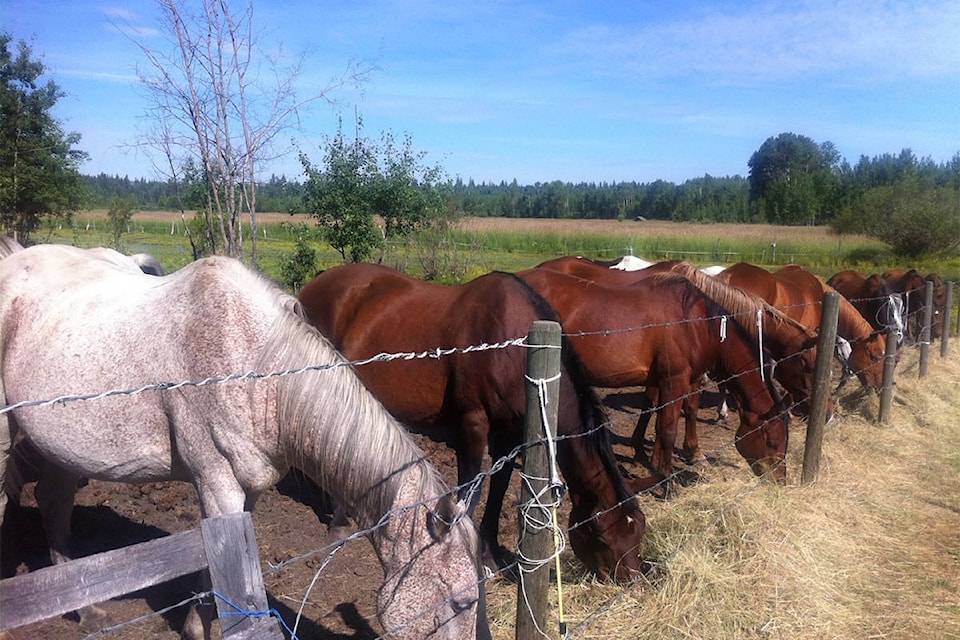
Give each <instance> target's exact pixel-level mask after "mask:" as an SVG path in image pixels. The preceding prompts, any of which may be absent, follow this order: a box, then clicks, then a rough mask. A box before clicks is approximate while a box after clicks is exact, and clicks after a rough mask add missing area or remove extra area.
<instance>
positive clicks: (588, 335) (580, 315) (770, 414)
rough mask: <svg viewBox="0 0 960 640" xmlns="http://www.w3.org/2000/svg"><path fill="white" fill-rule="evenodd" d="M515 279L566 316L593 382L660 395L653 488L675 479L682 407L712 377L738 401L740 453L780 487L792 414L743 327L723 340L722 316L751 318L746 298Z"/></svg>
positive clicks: (655, 282) (560, 278)
mask: <svg viewBox="0 0 960 640" xmlns="http://www.w3.org/2000/svg"><path fill="white" fill-rule="evenodd" d="M518 275H519V276H520V277H521V278H523V279H524V280H525V281H526V282H528V283H529V284H530V285H531V286H532V287H533V288H534V289H535V290H537V291H538V292H539V293H540V294H542V295H543V296H544V297H545V298H546V299H547V301H548V302H550V304H551V305H552V306H553V307H554V308H555V309H556V310H557V312H558V313H559V314H560V318H561V323H562V324H563V327H564V331H565V333H567V334H569V335H570V336H571V341H572V342H573V345H574V347H575V348H576V350H577V353H579V354H580V358H581V360H582V361H583V363H584V366H585V367H586V370H587V376H588V378H589V380H590V382H591V384H593V385H595V386H603V387H628V386H638V385H647V386H648V387H649V386H653V387H655V388H656V389H657V397H658V400H659V402H660V407H659V410H658V418H657V437H656V441H655V444H654V450H653V456H652V460H651V466H652V470H653V472H654V474H655V477H654V478H653V479H651V481H650V484H653V483H654V482H657V481H659V480H660V479H662V478H664V477H668V476H669V475H670V473H671V470H672V463H673V461H672V457H673V446H674V443H675V441H676V435H677V423H678V420H679V417H680V412H681V401H682V400H683V399H684V398H685V397H687V396H689V395H690V394H691V393H693V392H694V391H695V390H696V389H697V388H698V385H699V383H700V379H701V378H702V376H703V374H704V373H706V372H708V371H709V372H713V373H714V374H715V375H718V376H720V377H722V378H724V379H725V382H726V383H727V384H728V385H729V388H730V390H731V391H732V393H733V394H734V396H735V397H736V399H737V401H738V406H739V410H740V428H739V430H738V431H737V440H736V446H737V450H738V451H739V452H740V453H741V455H743V457H744V458H745V459H746V460H747V461H748V462H749V463H750V465H751V467H752V468H753V470H754V471H755V472H756V473H757V474H758V475H759V474H763V473H766V472H768V471H770V472H771V474H772V475H773V477H775V478H777V479H783V478H785V477H786V468H785V465H784V454H785V452H786V446H787V412H786V410H785V409H784V406H783V403H782V400H781V399H780V397H779V395H778V393H777V391H776V389H775V388H774V387H773V385H772V384H771V383H770V380H769V379H765V378H764V377H763V376H762V374H761V365H760V364H759V362H758V355H757V352H758V346H757V340H756V339H755V338H754V337H752V336H750V335H749V334H748V333H747V331H746V330H745V329H744V327H743V326H741V325H740V324H739V323H738V322H730V323H729V327H727V330H726V338H725V340H723V341H721V331H722V329H721V324H722V323H723V317H724V316H727V317H729V316H731V315H733V314H734V313H736V312H737V311H741V310H745V309H744V308H741V307H740V305H746V304H748V301H747V298H746V296H743V295H742V294H741V293H740V292H737V291H735V290H733V289H732V288H730V287H724V286H722V285H718V286H717V287H716V292H719V291H720V289H721V288H722V289H723V291H724V292H725V293H730V294H733V295H732V296H730V297H728V298H723V300H722V301H720V300H715V299H713V298H711V297H709V296H708V295H707V294H706V293H705V292H704V291H702V290H700V289H699V288H697V287H696V286H694V285H693V284H692V283H691V281H690V280H689V279H687V278H686V277H683V276H680V275H677V274H672V273H663V274H660V275H659V276H654V277H652V278H647V279H645V280H640V281H638V282H635V283H634V284H632V285H630V286H628V287H622V286H612V285H607V284H603V283H599V282H591V281H588V280H584V279H582V278H578V277H576V276H570V275H567V274H562V273H559V272H557V271H552V270H550V269H537V268H535V269H529V270H527V271H522V272H520V273H518ZM727 305H730V307H731V308H727ZM755 309H756V307H753V310H755ZM694 435H695V434H694ZM642 444H643V443H642V440H641V441H640V442H639V443H638V442H637V441H636V435H635V440H634V447H635V448H639V449H641V450H642Z"/></svg>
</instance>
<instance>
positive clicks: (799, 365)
mask: <svg viewBox="0 0 960 640" xmlns="http://www.w3.org/2000/svg"><path fill="white" fill-rule="evenodd" d="M606 264H607V263H605V262H601V261H597V260H591V259H589V258H580V257H572V256H564V257H560V258H554V259H552V260H547V261H546V262H543V263H541V264H540V265H538V266H537V268H538V269H550V270H553V271H559V272H561V273H566V274H569V275H574V276H577V277H579V278H583V279H585V280H591V281H594V282H602V283H605V284H611V285H620V286H629V285H631V284H633V283H635V282H638V281H640V280H645V279H647V278H650V277H652V276H654V275H656V274H658V273H665V272H673V273H678V274H681V275H683V276H684V277H687V278H688V279H690V280H691V281H692V282H693V284H694V286H697V287H698V288H700V289H706V290H711V291H716V288H717V283H718V282H719V281H717V280H715V279H713V277H712V276H708V275H707V274H705V273H704V272H703V271H702V270H699V269H695V268H694V267H693V266H692V265H691V264H690V263H689V262H686V261H685V260H664V261H662V262H657V263H654V264H653V265H651V266H649V267H647V268H644V269H639V270H636V271H622V270H618V269H613V268H610V267H608V266H605V265H606ZM714 295H729V294H717V293H714ZM748 295H749V294H748ZM740 306H741V308H747V309H748V310H749V312H750V313H748V314H746V315H744V316H737V318H736V319H737V320H738V321H740V322H741V323H747V330H748V331H750V332H754V331H755V327H756V324H755V323H754V322H753V320H754V314H753V312H755V311H756V310H757V309H760V308H763V309H764V315H765V317H766V318H767V321H766V322H763V323H762V331H763V339H764V344H765V345H766V346H767V347H768V349H769V350H770V356H771V357H772V358H773V359H774V360H777V361H784V364H783V366H781V367H777V368H776V369H775V376H776V377H777V379H778V380H779V381H780V383H781V384H782V385H783V386H784V388H786V390H787V392H788V393H789V394H790V396H791V399H792V404H793V407H792V408H793V409H794V410H795V411H796V412H797V413H798V414H799V415H801V416H806V415H807V414H808V413H809V399H810V394H811V392H812V390H813V369H814V366H815V362H816V342H817V334H816V332H815V331H812V330H810V329H808V328H807V327H804V326H803V325H801V324H799V323H798V322H796V321H794V320H793V319H792V318H790V317H789V316H786V315H784V314H782V313H780V312H779V311H778V310H776V309H774V308H772V307H770V306H769V305H767V304H766V301H764V300H763V299H761V298H755V299H753V300H751V301H748V302H747V303H746V307H743V305H742V304H741V305H740ZM747 315H749V317H747ZM647 396H648V399H649V400H650V402H651V404H652V405H653V406H656V405H657V403H658V399H657V397H656V387H648V389H647ZM698 409H699V397H698V396H697V395H693V396H690V397H689V398H688V400H687V401H686V402H685V406H684V417H685V425H686V428H685V432H684V433H685V438H684V440H685V442H684V449H685V452H686V453H687V454H688V455H689V456H690V458H691V459H692V460H699V459H702V455H701V454H700V453H699V447H698V446H697V437H696V420H697V411H698ZM827 410H828V413H829V414H831V415H832V413H833V400H832V399H830V400H829V401H828V405H827ZM724 411H725V408H724ZM650 417H651V414H650V413H649V412H645V413H643V414H642V415H641V418H640V421H639V423H638V425H637V429H638V434H637V436H636V438H635V439H636V441H637V442H639V443H642V442H643V437H644V435H643V434H644V433H645V431H646V427H647V424H646V423H647V422H648V421H649V419H650ZM638 452H639V451H638Z"/></svg>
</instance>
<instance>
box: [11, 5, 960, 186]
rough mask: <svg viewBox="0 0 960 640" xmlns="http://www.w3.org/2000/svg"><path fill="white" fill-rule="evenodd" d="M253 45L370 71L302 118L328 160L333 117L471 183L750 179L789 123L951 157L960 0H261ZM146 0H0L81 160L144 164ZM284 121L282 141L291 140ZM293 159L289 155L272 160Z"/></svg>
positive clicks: (98, 167)
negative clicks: (139, 41) (55, 97)
mask: <svg viewBox="0 0 960 640" xmlns="http://www.w3.org/2000/svg"><path fill="white" fill-rule="evenodd" d="M254 14H255V18H254V19H255V25H256V28H257V30H258V31H259V32H260V40H261V42H262V43H263V44H264V48H265V49H269V50H271V51H273V50H276V48H277V47H278V46H279V45H281V44H282V46H283V50H284V51H285V52H287V54H288V55H289V56H290V57H289V58H288V60H292V59H293V58H294V57H296V56H297V55H298V54H300V53H304V54H305V55H306V58H305V61H306V62H305V66H304V68H303V73H302V75H301V76H300V87H299V94H300V95H301V96H306V95H309V94H311V93H312V92H313V91H315V90H316V88H317V87H321V86H325V84H326V83H327V80H328V79H329V78H331V77H333V76H335V75H337V74H339V73H341V72H342V71H343V70H344V69H345V67H346V65H347V63H348V62H349V61H350V60H351V59H354V58H361V59H366V60H368V61H370V62H372V63H374V64H376V65H377V67H378V68H379V70H378V71H377V72H375V73H374V74H373V75H372V76H371V77H370V78H369V80H368V81H367V82H366V83H365V84H364V86H363V90H362V91H354V90H344V91H341V92H338V93H337V94H335V95H334V96H333V97H335V98H336V99H337V100H338V101H339V102H340V107H331V106H330V105H327V104H325V103H314V104H313V105H312V106H310V107H308V108H307V109H306V110H304V111H303V112H301V130H300V131H298V132H297V133H296V134H295V138H296V143H297V145H298V146H299V147H300V148H301V149H302V150H303V151H304V152H306V153H307V155H308V156H310V157H311V159H313V160H314V161H315V162H316V161H319V160H321V158H322V151H321V145H322V141H323V135H324V134H330V133H333V132H334V131H335V129H336V121H337V114H338V113H341V112H342V113H343V117H344V121H345V123H352V121H353V114H354V109H356V110H357V111H358V112H359V113H360V114H361V115H362V116H363V120H364V132H365V134H366V135H367V136H368V137H371V138H378V137H379V133H380V132H381V131H391V132H393V133H395V134H397V135H398V136H401V135H402V134H404V133H409V134H410V135H411V136H412V138H413V143H414V146H415V148H416V149H418V150H422V151H425V152H426V153H427V154H428V155H427V161H428V163H430V164H436V163H438V164H440V165H441V166H442V167H443V168H444V169H445V170H446V172H447V174H448V175H449V176H450V177H460V178H462V179H463V180H468V179H471V178H472V179H473V180H475V181H477V182H481V181H486V182H500V181H501V180H506V181H511V180H513V179H516V180H517V181H518V182H519V183H521V184H532V183H534V182H546V181H550V180H564V181H572V182H579V181H589V182H601V181H607V182H614V181H624V180H628V181H632V180H636V181H639V182H650V181H653V180H657V179H665V180H670V181H674V182H682V181H683V180H686V179H688V178H694V177H699V176H702V175H704V174H705V173H709V174H711V175H714V176H724V175H734V174H740V175H744V176H745V175H747V172H748V167H747V161H748V160H749V158H750V155H751V154H752V153H753V152H754V151H756V149H757V148H758V147H759V146H760V145H761V144H762V143H763V141H764V140H765V139H767V138H768V137H771V136H775V135H777V134H779V133H782V132H786V131H789V132H793V133H798V134H801V135H805V136H808V137H810V138H812V139H813V140H815V141H817V142H824V141H827V140H829V141H831V142H833V143H834V144H835V145H836V147H837V149H838V150H839V152H840V153H841V155H842V156H843V157H844V158H846V159H847V160H848V161H850V162H851V163H855V162H856V161H857V159H858V158H859V157H860V156H861V155H866V156H869V157H873V156H875V155H879V154H882V153H899V152H900V150H901V149H903V148H905V147H909V148H911V149H912V150H913V152H914V153H915V154H916V155H917V156H919V157H931V158H932V159H933V160H934V161H936V162H945V161H948V160H949V159H950V158H951V157H953V155H954V154H956V153H957V152H958V151H960V2H958V1H957V0H929V1H923V2H885V1H883V0H862V1H856V0H852V1H845V0H839V1H838V0H830V1H825V0H812V1H804V0H794V1H791V2H773V1H746V2H739V1H738V2H720V1H713V2H683V1H678V2H661V1H659V0H656V1H649V2H647V1H633V2H631V1H627V0H620V1H612V2H607V1H604V0H596V1H594V2H573V1H566V0H551V1H549V2H519V1H518V2H501V1H497V0H485V1H482V2H433V1H429V0H396V1H392V0H384V1H381V2H366V1H364V0H356V1H352V2H326V1H307V0H288V1H284V2H279V1H274V2H265V1H260V2H257V1H256V0H254ZM158 17H159V11H158V9H157V7H156V4H155V3H154V2H151V1H146V0H133V1H128V2H114V1H112V0H72V1H71V2H68V3H64V2H62V0H35V1H28V0H0V29H3V30H4V31H6V32H8V33H10V34H11V35H12V36H13V37H14V40H15V41H16V40H20V39H25V40H28V41H30V42H31V44H32V46H33V50H34V55H35V56H40V57H42V59H43V61H44V63H45V64H46V65H47V67H48V71H49V74H50V77H52V78H53V79H54V80H55V81H56V82H57V83H58V84H59V85H60V86H61V88H62V89H63V90H65V91H66V92H67V94H68V95H67V97H66V98H63V99H62V100H61V101H60V103H59V104H58V105H57V108H56V111H55V115H56V116H57V117H58V118H60V119H61V121H62V122H63V124H64V125H65V128H66V129H67V130H69V131H77V132H79V133H81V134H82V136H83V137H82V140H81V143H80V145H79V146H80V148H82V149H84V150H86V151H87V152H88V153H89V154H90V160H89V162H87V163H86V164H84V165H83V166H82V167H81V169H82V171H83V172H84V173H91V174H94V173H99V172H101V171H103V172H106V173H108V174H119V175H129V176H130V177H155V174H154V173H153V171H152V170H151V165H150V162H149V159H148V158H147V157H146V156H145V155H144V154H143V153H142V152H135V151H133V150H132V149H131V147H130V145H132V144H134V143H135V142H136V141H137V139H138V133H137V132H138V129H142V128H143V126H144V124H143V123H144V121H143V116H144V113H145V110H146V106H147V102H146V100H145V99H144V96H143V91H142V89H139V88H138V84H137V80H136V74H135V72H134V69H135V66H136V65H137V64H138V63H139V64H141V65H142V64H143V60H142V58H140V54H139V52H138V50H137V49H136V47H134V46H133V44H132V43H131V42H130V41H129V39H128V38H127V37H126V36H124V35H123V34H122V33H121V32H120V30H119V29H118V25H123V26H124V28H125V29H127V30H128V31H130V32H135V33H137V34H138V35H139V37H141V38H144V39H145V40H144V41H145V42H146V43H147V44H148V45H151V46H160V40H159V39H158V37H157V28H158V22H157V20H158ZM287 137H289V136H287ZM270 168H271V169H273V170H274V171H275V172H276V173H278V174H281V173H283V174H286V175H287V177H289V178H298V179H299V178H301V177H302V170H301V167H300V164H299V162H298V161H297V159H296V154H295V153H292V154H290V155H289V156H287V157H286V158H284V159H281V160H279V161H277V162H275V163H274V164H272V165H271V167H270Z"/></svg>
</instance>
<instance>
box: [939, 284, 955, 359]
mask: <svg viewBox="0 0 960 640" xmlns="http://www.w3.org/2000/svg"><path fill="white" fill-rule="evenodd" d="M952 310H953V281H952V280H951V281H950V282H947V297H946V300H945V301H944V305H943V311H942V313H943V318H941V320H940V321H941V322H942V323H943V326H942V327H941V332H940V357H941V358H946V357H947V353H949V351H950V313H951V311H952Z"/></svg>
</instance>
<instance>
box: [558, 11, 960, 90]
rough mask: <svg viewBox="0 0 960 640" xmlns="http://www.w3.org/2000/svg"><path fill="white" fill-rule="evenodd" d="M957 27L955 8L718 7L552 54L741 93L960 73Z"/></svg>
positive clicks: (605, 27)
mask: <svg viewBox="0 0 960 640" xmlns="http://www.w3.org/2000/svg"><path fill="white" fill-rule="evenodd" d="M958 24H960V3H957V2H955V1H954V0H947V1H946V2H930V3H922V4H914V3H897V2H857V1H852V2H839V3H836V2H826V1H823V0H810V1H807V2H798V3H780V2H777V3H762V4H753V5H734V6H732V7H729V8H727V9H724V10H721V9H720V8H719V7H716V6H715V7H711V8H707V9H704V10H702V11H701V12H700V13H699V14H698V15H695V16H692V17H687V18H683V19H678V20H672V21H665V22H660V23H655V24H643V23H634V24H594V25H589V26H586V27H583V28H580V29H576V30H574V31H572V32H571V33H570V34H569V35H568V37H567V38H566V39H565V40H564V41H563V42H562V43H558V45H557V47H556V50H557V51H567V52H571V53H573V54H574V55H575V56H576V57H577V58H579V59H580V60H581V61H582V62H581V64H585V65H590V66H591V67H592V68H593V70H594V72H597V73H607V74H616V75H619V74H626V75H639V76H641V77H648V78H673V77H685V76H702V77H705V78H708V79H712V80H713V81H714V82H716V83H719V84H734V85H742V84H757V83H771V82H772V83H776V82H782V81H787V80H795V79H797V78H798V77H799V78H817V77H821V76H824V75H833V74H844V73H856V74H857V75H858V76H860V77H861V79H864V80H868V81H871V82H876V81H878V80H879V81H882V80H884V79H903V76H904V75H906V76H910V77H914V78H930V77H939V76H947V75H954V76H955V75H957V74H958V70H960V37H958V31H957V28H958V27H957V25H958ZM864 76H866V77H864ZM851 80H853V78H851Z"/></svg>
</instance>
